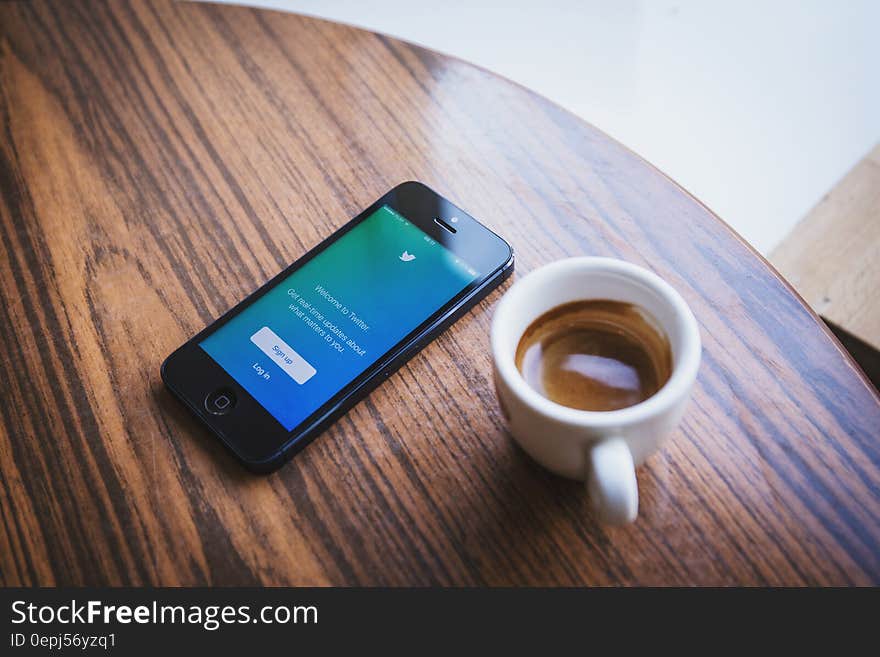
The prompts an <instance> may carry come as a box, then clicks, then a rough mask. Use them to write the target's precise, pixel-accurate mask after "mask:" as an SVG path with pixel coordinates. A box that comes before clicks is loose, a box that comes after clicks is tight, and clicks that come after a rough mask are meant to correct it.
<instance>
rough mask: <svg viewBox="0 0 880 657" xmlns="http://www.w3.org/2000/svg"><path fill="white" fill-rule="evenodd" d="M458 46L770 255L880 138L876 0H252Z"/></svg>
mask: <svg viewBox="0 0 880 657" xmlns="http://www.w3.org/2000/svg"><path fill="white" fill-rule="evenodd" d="M238 4H253V5H258V6H264V7H274V8H280V9H285V10H288V11H295V12H300V13H306V14H312V15H316V16H321V17H324V18H329V19H332V20H337V21H341V22H345V23H350V24H353V25H357V26H360V27H365V28H368V29H371V30H374V31H378V32H383V33H386V34H390V35H393V36H396V37H399V38H403V39H406V40H409V41H413V42H415V43H418V44H420V45H424V46H427V47H429V48H433V49H434V50H438V51H441V52H445V53H450V54H453V55H456V56H458V57H461V58H463V59H466V60H468V61H471V62H474V63H476V64H479V65H481V66H484V67H486V68H488V69H490V70H492V71H495V72H497V73H500V74H502V75H504V76H507V77H509V78H511V79H513V80H516V81H517V82H520V83H522V84H524V85H525V86H527V87H529V88H531V89H533V90H535V91H537V92H539V93H541V94H543V95H545V96H547V97H548V98H550V99H552V100H554V101H556V102H557V103H559V104H561V105H562V106H564V107H566V108H567V109H569V110H571V111H572V112H574V113H576V114H578V115H579V116H581V117H583V118H584V119H586V120H587V121H589V122H591V123H592V124H594V125H595V126H597V127H599V128H601V129H602V130H604V131H605V132H607V133H609V134H610V135H611V136H613V137H615V138H616V139H618V140H619V141H621V142H623V143H624V144H626V145H627V146H629V147H630V148H632V149H633V150H634V151H636V152H638V153H639V154H640V155H642V156H643V157H645V158H646V159H647V160H649V161H650V162H652V163H653V164H655V165H656V166H658V167H659V168H660V169H662V170H663V171H665V172H666V173H667V174H668V175H670V176H671V177H672V178H674V179H675V180H677V181H678V182H679V183H680V184H681V185H683V186H684V187H685V188H687V189H688V190H689V191H691V192H692V193H693V194H694V195H695V196H697V197H698V198H700V199H701V200H702V201H703V202H704V203H706V205H708V206H709V207H710V208H712V209H713V210H714V211H715V212H717V213H718V214H719V215H720V216H721V217H722V218H723V219H725V220H726V221H727V222H728V223H730V224H731V225H732V226H733V227H734V228H735V229H736V230H737V231H739V233H740V234H741V235H743V236H744V237H745V238H746V239H747V240H749V241H750V242H751V243H752V244H754V245H755V246H756V247H757V248H758V249H759V250H760V251H762V252H764V253H767V252H768V251H769V250H770V249H772V248H773V246H775V245H776V244H777V243H778V241H779V240H780V239H782V238H783V237H784V236H785V235H786V234H787V232H788V231H789V230H790V229H791V228H792V226H794V224H795V223H796V222H797V221H798V220H799V219H800V218H802V217H803V216H804V215H805V214H806V213H807V211H809V209H810V208H811V207H812V206H813V205H814V204H815V203H816V202H817V201H818V200H819V199H820V198H821V197H822V196H823V195H824V194H825V193H826V192H827V191H828V190H829V189H830V188H831V187H832V186H833V185H834V184H835V182H837V180H839V179H840V177H841V176H843V174H844V173H846V171H847V170H848V169H849V168H850V167H851V166H852V165H853V164H855V163H856V162H857V161H858V160H859V159H860V158H861V157H862V156H863V155H865V154H866V153H867V152H868V151H869V150H870V149H871V147H872V146H873V145H874V144H875V143H876V142H877V141H878V140H880V72H878V71H880V2H877V1H872V0H841V1H839V2H833V1H831V0H825V1H816V0H801V1H795V0H785V1H783V0H776V1H769V2H756V1H754V0H744V1H738V2H734V1H730V2H718V1H712V0H703V1H702V2H701V1H697V0H679V1H676V2H670V1H664V0H620V1H611V0H607V1H605V2H599V1H595V0H586V1H581V2H576V1H574V0H544V1H543V2H537V1H535V2H525V1H522V0H511V1H508V2H498V1H496V2H490V1H486V0H476V1H472V2H458V1H456V0H445V1H439V0H426V1H423V2H414V1H407V2H404V1H403V0H375V1H373V2H366V1H357V0H324V1H323V2H322V1H319V0H251V1H250V2H240V3H238Z"/></svg>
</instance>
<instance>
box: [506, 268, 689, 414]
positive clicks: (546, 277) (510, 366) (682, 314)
mask: <svg viewBox="0 0 880 657" xmlns="http://www.w3.org/2000/svg"><path fill="white" fill-rule="evenodd" d="M574 271H578V272H584V271H595V272H597V273H598V272H602V273H614V274H618V275H621V276H624V277H626V278H629V279H633V280H635V281H637V282H639V283H641V284H643V285H646V286H648V287H649V288H650V289H651V290H653V291H654V292H656V293H658V294H659V295H660V297H661V298H662V299H663V300H664V301H665V302H666V303H668V304H669V305H670V306H671V307H672V308H673V310H674V314H675V316H676V319H677V320H678V321H680V322H681V329H682V332H683V337H682V341H683V342H682V344H683V348H682V350H681V354H679V355H678V357H677V358H676V360H675V362H674V363H673V370H672V375H671V376H670V377H669V380H668V381H666V383H665V384H663V386H662V387H661V388H660V390H658V391H657V392H655V393H654V394H653V395H651V396H650V397H648V398H647V399H645V400H644V401H641V402H639V403H638V404H634V405H632V406H627V407H626V408H620V409H616V410H613V411H587V410H581V409H577V408H571V407H570V406H564V405H562V404H559V403H557V402H554V401H552V400H551V399H548V398H547V397H545V396H544V395H542V394H541V393H539V392H538V391H537V390H535V389H534V388H532V386H530V385H529V384H528V383H527V382H526V380H525V378H523V376H522V374H521V373H520V371H519V370H518V369H517V367H516V363H515V352H516V347H515V346H514V348H513V350H509V349H506V348H504V346H503V345H502V341H505V339H506V338H508V336H509V333H510V330H509V329H508V328H507V327H506V326H505V325H504V324H505V322H506V321H507V319H508V316H509V315H510V313H511V311H512V309H513V307H514V306H515V305H516V304H517V303H518V302H519V301H520V299H521V297H522V296H523V295H524V294H528V293H530V292H532V291H533V290H534V289H536V288H539V287H541V286H544V285H548V284H550V282H551V281H552V280H553V279H554V278H558V277H559V276H562V275H565V274H566V273H571V272H574ZM583 298H584V299H589V298H590V297H589V296H584V297H583ZM536 318H537V316H536V317H535V318H532V320H530V322H531V321H534V319H536ZM658 321H659V320H658ZM662 328H663V330H664V331H666V332H667V334H668V333H669V330H668V328H667V327H666V326H663V327H662ZM515 337H516V340H515V342H516V344H519V340H520V338H521V337H522V335H521V334H520V335H517V336H515ZM511 341H512V340H511ZM491 349H492V359H493V361H494V363H495V368H496V371H497V372H498V373H499V374H500V376H501V377H502V378H503V379H504V381H505V382H506V383H507V385H508V386H509V387H510V388H511V391H512V392H513V393H514V394H515V395H516V396H517V397H518V398H519V399H520V400H522V402H524V403H525V404H526V405H527V406H529V407H530V408H531V409H532V410H534V411H536V412H538V413H540V414H542V415H545V416H549V417H552V418H554V419H557V420H560V421H562V422H566V423H569V424H576V425H583V426H589V427H595V428H609V427H612V428H613V427H616V426H621V425H629V424H633V423H637V422H640V421H643V420H646V419H649V418H652V417H655V416H657V415H661V414H663V413H664V412H666V411H668V410H669V408H670V407H672V406H673V405H675V404H676V403H677V402H678V401H679V400H680V399H681V398H682V396H685V395H687V393H688V391H689V390H690V387H691V384H693V382H694V380H695V379H696V376H697V371H698V369H699V366H700V357H701V354H702V344H701V341H700V330H699V325H698V324H697V320H696V318H695V317H694V314H693V312H692V311H691V309H690V307H689V306H688V305H687V302H686V301H685V300H684V298H683V297H682V296H681V294H679V293H678V291H677V290H675V288H673V287H672V286H671V285H670V284H669V283H667V282H666V281H665V280H663V279H662V278H661V277H660V276H658V275H657V274H655V273H654V272H652V271H649V270H647V269H645V268H643V267H640V266H638V265H635V264H632V263H630V262H626V261H623V260H618V259H616V258H606V257H598V256H580V257H574V258H565V259H562V260H557V261H555V262H552V263H550V264H547V265H544V266H542V267H539V268H538V269H535V270H534V271H532V272H529V273H528V274H526V276H524V277H523V278H521V279H519V280H518V281H516V282H515V283H514V284H513V286H511V288H510V289H509V290H508V291H507V292H506V293H505V294H504V296H503V297H502V298H501V301H499V303H498V306H497V308H496V309H495V314H494V316H493V318H492V327H491Z"/></svg>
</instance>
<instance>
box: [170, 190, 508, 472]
mask: <svg viewBox="0 0 880 657" xmlns="http://www.w3.org/2000/svg"><path fill="white" fill-rule="evenodd" d="M512 271H513V252H512V250H511V248H510V246H509V245H508V244H507V242H505V241H504V240H503V239H501V238H500V237H499V236H498V235H496V234H495V233H493V232H492V231H491V230H489V229H488V228H486V227H485V226H483V225H482V224H481V223H479V222H478V221H477V220H476V219H474V218H473V217H471V216H470V215H468V214H467V213H466V212H464V211H463V210H461V209H460V208H458V207H456V206H455V205H453V204H452V203H450V202H449V201H447V200H446V199H445V198H443V197H442V196H440V195H439V194H437V193H436V192H434V191H433V190H431V189H429V188H428V187H426V186H425V185H423V184H421V183H418V182H405V183H403V184H401V185H398V186H397V187H395V188H394V189H392V190H391V191H389V192H388V193H387V194H385V195H384V196H383V197H382V198H380V199H379V200H378V201H376V202H375V203H373V204H372V205H371V206H370V207H368V208H367V209H366V210H364V211H363V212H361V213H360V214H359V215H358V216H356V217H355V218H354V219H352V220H351V221H350V222H348V223H347V224H346V225H344V226H343V227H342V228H340V229H339V230H338V231H336V233H334V234H333V235H331V236H330V237H328V238H327V239H326V240H324V241H323V242H321V243H320V244H319V245H318V246H316V247H315V248H314V249H312V250H311V251H309V252H308V253H307V254H306V255H304V256H303V257H302V258H300V259H299V260H297V261H296V262H295V263H293V264H292V265H291V266H290V267H288V268H287V269H285V270H284V271H282V272H281V273H280V274H278V275H277V276H275V277H274V278H273V279H272V280H270V281H269V282H268V283H266V284H265V285H263V287H261V288H260V289H259V290H257V291H256V292H254V293H253V294H252V295H251V296H249V297H248V298H247V299H245V300H244V301H242V302H241V303H239V304H238V305H237V306H235V307H234V308H233V309H232V310H230V311H229V312H227V313H226V314H225V315H223V316H222V317H221V318H220V319H218V320H217V321H215V322H214V323H213V324H211V325H210V326H208V327H207V328H206V329H204V330H203V331H202V332H201V333H199V334H198V335H196V336H195V337H193V338H192V339H191V340H189V341H188V342H187V343H186V344H184V345H183V346H182V347H180V348H179V349H177V350H176V351H175V352H174V353H172V354H171V355H170V356H169V357H168V358H167V359H166V360H165V362H164V363H163V364H162V380H163V381H164V382H165V385H166V386H167V387H168V389H169V390H170V391H171V392H172V393H173V394H174V395H175V396H176V397H177V398H178V399H179V400H180V401H182V402H183V403H184V404H185V405H186V406H187V407H188V408H189V409H190V410H191V411H192V412H193V413H194V414H195V415H196V417H198V418H199V419H200V420H201V421H202V423H203V424H205V425H206V426H207V427H208V429H210V430H211V431H212V432H213V433H214V434H215V435H216V436H217V437H218V438H219V439H220V440H221V441H222V442H223V444H224V445H226V447H228V448H229V449H230V450H231V451H232V453H233V454H234V455H235V456H236V457H237V458H238V459H239V460H240V461H241V462H242V463H243V464H244V465H245V466H246V467H247V468H249V469H251V470H253V471H256V472H271V471H272V470H275V469H276V468H278V467H279V466H280V465H282V464H283V463H284V462H285V461H286V460H288V459H289V458H291V457H292V456H293V455H294V454H296V453H297V452H298V451H299V450H301V449H302V448H303V447H305V446H306V445H307V444H308V443H309V442H311V441H312V440H313V439H314V438H315V437H316V436H317V435H318V434H319V433H320V432H321V431H323V430H324V429H325V428H326V427H327V426H328V425H330V424H331V423H332V422H333V421H334V420H336V419H337V418H338V417H339V416H341V415H342V414H343V413H345V412H346V411H347V410H348V409H349V408H351V407H352V406H353V405H354V404H356V403H357V402H358V401H359V400H360V399H362V398H363V397H365V396H366V395H367V394H368V393H369V392H370V391H371V390H372V389H373V388H375V387H376V386H377V385H378V384H379V383H381V382H382V381H384V380H385V379H386V378H388V377H389V376H390V375H391V373H392V372H394V371H395V370H396V369H397V368H398V367H400V366H401V365H402V364H403V363H405V362H406V361H407V360H408V359H410V358H411V357H412V356H413V355H415V354H416V353H418V351H419V350H420V349H421V348H422V347H424V346H425V345H426V344H428V343H429V342H430V341H431V340H432V339H434V338H435V337H436V336H437V335H439V334H440V332H442V331H443V330H444V329H445V328H446V327H448V326H449V325H450V324H452V323H453V322H454V321H455V320H456V319H458V318H459V317H460V316H461V315H463V314H464V313H465V312H466V311H467V310H469V309H470V308H471V307H473V306H474V305H475V304H476V303H477V302H479V301H480V299H482V298H483V297H484V296H486V295H487V294H488V293H489V292H490V291H491V290H492V289H494V288H495V287H496V286H497V285H498V284H499V283H500V282H501V281H502V280H504V279H505V278H506V277H507V276H508V275H510V273H512Z"/></svg>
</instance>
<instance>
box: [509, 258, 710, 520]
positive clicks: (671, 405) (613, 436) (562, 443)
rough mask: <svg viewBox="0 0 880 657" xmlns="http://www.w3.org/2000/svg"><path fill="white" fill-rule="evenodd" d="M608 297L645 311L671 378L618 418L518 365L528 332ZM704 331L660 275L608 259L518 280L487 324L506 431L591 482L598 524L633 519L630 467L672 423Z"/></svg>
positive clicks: (563, 265) (552, 466)
mask: <svg viewBox="0 0 880 657" xmlns="http://www.w3.org/2000/svg"><path fill="white" fill-rule="evenodd" d="M582 299H611V300H614V301H624V302H628V303H632V304H634V305H636V306H637V307H639V308H642V309H644V310H645V311H647V313H648V314H649V315H650V317H651V318H653V320H655V323H656V324H659V327H660V328H661V329H662V330H663V331H664V332H665V334H666V336H667V337H668V338H669V343H670V347H671V350H672V361H673V368H672V375H671V376H670V378H669V380H668V381H667V382H666V384H665V385H664V386H663V387H662V388H660V390H658V391H657V392H656V393H655V394H654V395H652V396H651V397H649V398H648V399H646V400H645V401H643V402H641V403H639V404H636V405H634V406H629V407H627V408H623V409H619V410H615V411H582V410H578V409H574V408H570V407H568V406H562V405H560V404H557V403H555V402H553V401H550V400H549V399H547V398H546V397H544V396H543V395H541V394H540V393H539V392H537V391H536V390H535V389H533V388H532V387H531V386H530V385H529V384H528V383H526V381H525V379H524V378H523V377H522V375H521V374H520V372H519V370H518V369H517V367H516V364H515V362H514V356H515V354H516V348H517V345H518V344H519V340H520V338H521V337H522V334H523V333H524V332H525V330H526V328H527V327H528V326H529V325H530V324H531V323H532V322H533V321H534V320H535V319H537V318H538V317H539V316H541V315H542V314H544V313H545V312H547V311H548V310H550V309H551V308H555V307H556V306H558V305H560V304H563V303H568V302H570V301H580V300H582ZM700 353H701V346H700V332H699V328H698V326H697V321H696V319H695V318H694V315H693V313H692V312H691V310H690V308H689V307H688V305H687V303H685V301H684V299H683V298H682V297H681V295H680V294H679V293H678V292H676V291H675V290H674V289H673V288H672V286H670V285H669V284H668V283H667V282H666V281H664V280H663V279H662V278H660V277H659V276H657V275H656V274H654V273H652V272H650V271H648V270H646V269H642V268H641V267H637V266H636V265H633V264H630V263H628V262H623V261H621V260H615V259H612V258H593V257H584V258H569V259H567V260H560V261H557V262H554V263H552V264H549V265H546V266H544V267H542V268H540V269H538V270H536V271H534V272H532V273H530V274H528V275H527V276H525V277H523V278H522V279H520V280H519V281H517V282H516V283H515V284H514V285H513V286H512V287H511V288H510V289H509V290H508V291H507V293H505V295H504V296H503V297H502V299H501V301H500V302H499V303H498V307H497V308H496V310H495V316H494V317H493V319H492V357H493V360H494V364H495V386H496V389H497V392H498V398H499V402H500V404H501V408H502V411H503V413H504V415H505V417H506V418H507V422H508V425H509V427H510V433H511V434H512V435H513V437H514V439H515V440H516V441H517V442H518V443H519V445H520V446H521V447H522V448H523V449H524V450H525V451H526V452H527V453H528V454H529V455H530V456H531V457H532V458H533V459H535V460H536V461H537V462H538V463H540V464H541V465H543V466H544V467H546V468H548V469H549V470H551V471H553V472H555V473H556V474H559V475H562V476H563V477H569V478H571V479H579V480H583V481H586V482H587V488H588V491H589V495H590V498H591V501H592V504H593V508H594V509H595V510H596V512H597V513H598V515H599V517H600V519H602V520H603V521H605V522H609V523H612V524H623V523H626V522H632V521H633V520H635V518H636V515H637V514H638V505H639V497H638V495H639V494H638V487H637V485H636V475H635V466H637V465H639V464H641V463H642V462H643V461H644V460H645V459H646V458H647V457H648V456H650V455H651V454H652V453H653V452H655V451H656V450H657V449H658V448H659V447H660V445H661V443H662V442H663V440H664V439H665V438H666V437H667V436H668V435H669V433H670V432H671V431H672V429H673V428H674V427H675V426H676V424H678V422H679V420H680V419H681V416H682V414H683V412H684V409H685V405H686V403H687V401H688V398H689V397H690V392H691V388H692V387H693V384H694V380H695V379H696V377H697V370H698V369H699V366H700Z"/></svg>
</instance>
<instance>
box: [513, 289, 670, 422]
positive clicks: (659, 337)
mask: <svg viewBox="0 0 880 657" xmlns="http://www.w3.org/2000/svg"><path fill="white" fill-rule="evenodd" d="M515 362H516V367H517V369H519V371H520V373H521V374H522V376H523V378H524V379H525V380H526V382H527V383H528V384H529V386H531V387H532V388H534V389H535V390H536V391H537V392H539V393H541V394H542V395H543V396H544V397H547V398H548V399H550V400H551V401H554V402H556V403H557V404H562V405H563V406H568V407H570V408H576V409H579V410H584V411H615V410H618V409H621V408H627V407H629V406H634V405H636V404H638V403H640V402H643V401H645V400H646V399H648V398H649V397H651V396H652V395H653V394H654V393H656V392H657V391H658V390H660V388H662V387H663V385H664V384H665V383H666V382H667V381H668V380H669V377H670V376H671V374H672V351H671V349H670V346H669V340H668V338H667V337H666V335H665V333H663V331H662V330H660V329H659V328H658V324H657V322H656V321H654V320H653V318H651V316H650V315H649V314H648V313H647V312H646V311H645V310H643V309H642V308H639V307H638V306H636V305H634V304H631V303H625V302H622V301H612V300H608V299H591V300H581V301H573V302H570V303H565V304H562V305H560V306H556V307H555V308H553V309H551V310H549V311H547V312H545V313H544V314H542V315H541V316H540V317H538V318H537V319H535V320H534V321H533V322H532V323H531V324H530V325H529V326H528V328H527V329H526V330H525V332H524V333H523V335H522V337H521V338H520V341H519V345H518V347H517V349H516V355H515Z"/></svg>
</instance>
